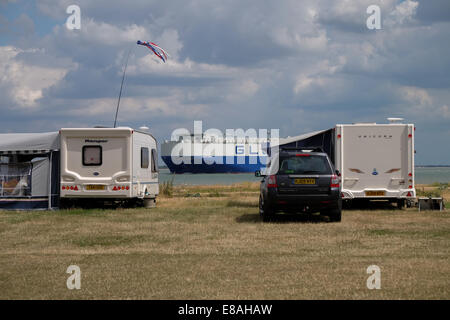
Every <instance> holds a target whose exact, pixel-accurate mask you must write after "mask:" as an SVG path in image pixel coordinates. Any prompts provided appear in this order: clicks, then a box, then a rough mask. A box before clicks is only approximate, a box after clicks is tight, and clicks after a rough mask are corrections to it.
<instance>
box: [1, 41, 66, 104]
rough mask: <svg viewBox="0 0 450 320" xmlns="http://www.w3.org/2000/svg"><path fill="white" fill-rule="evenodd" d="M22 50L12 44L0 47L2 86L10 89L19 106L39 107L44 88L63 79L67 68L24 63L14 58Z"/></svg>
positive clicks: (11, 95) (9, 91) (10, 94)
mask: <svg viewBox="0 0 450 320" xmlns="http://www.w3.org/2000/svg"><path fill="white" fill-rule="evenodd" d="M20 52H21V50H20V49H17V48H14V47H11V46H6V47H0V74H1V77H0V86H1V87H3V86H4V87H6V88H7V89H8V95H9V96H10V98H11V99H12V100H13V101H14V102H16V103H17V106H18V107H20V108H23V107H37V106H38V105H37V100H38V99H40V98H42V96H43V95H42V92H43V90H44V89H46V88H49V87H50V86H52V85H54V84H55V83H57V82H58V81H59V80H61V79H62V78H63V77H64V75H65V74H66V72H67V70H64V69H58V68H42V67H39V66H34V65H29V64H24V63H22V62H20V61H17V60H15V59H14V58H15V57H16V56H17V55H18V54H19V53H20Z"/></svg>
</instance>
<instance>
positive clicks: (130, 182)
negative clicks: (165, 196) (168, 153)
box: [60, 127, 159, 206]
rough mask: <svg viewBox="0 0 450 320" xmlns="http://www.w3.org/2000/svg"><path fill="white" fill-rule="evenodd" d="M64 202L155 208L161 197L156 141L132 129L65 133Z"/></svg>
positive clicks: (71, 130)
mask: <svg viewBox="0 0 450 320" xmlns="http://www.w3.org/2000/svg"><path fill="white" fill-rule="evenodd" d="M60 137H61V187H60V194H61V201H62V202H63V203H67V202H72V201H73V200H79V199H82V200H84V201H89V200H102V201H104V200H111V201H124V202H128V203H130V204H138V203H141V204H142V203H143V204H145V205H146V206H153V205H154V204H155V202H156V197H157V195H158V192H159V187H158V160H157V159H158V157H157V142H156V139H155V138H154V137H153V136H152V135H151V134H150V133H148V132H145V131H139V130H134V129H131V128H128V127H120V128H92V129H86V128H75V129H69V128H63V129H61V130H60Z"/></svg>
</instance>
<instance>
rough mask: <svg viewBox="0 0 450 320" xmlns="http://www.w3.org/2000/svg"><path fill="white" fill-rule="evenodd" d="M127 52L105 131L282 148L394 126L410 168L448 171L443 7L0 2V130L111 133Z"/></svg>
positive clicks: (446, 6)
mask: <svg viewBox="0 0 450 320" xmlns="http://www.w3.org/2000/svg"><path fill="white" fill-rule="evenodd" d="M70 5H78V6H79V7H80V11H81V20H80V21H81V25H80V29H79V30H77V29H74V30H70V29H68V28H67V27H66V20H67V19H68V18H69V16H70V14H68V13H66V9H67V7H68V6H70ZM370 5H377V6H379V8H380V18H381V19H380V21H381V29H369V28H367V25H366V21H367V19H368V18H369V17H370V16H371V14H368V13H367V11H366V10H367V8H368V7H369V6H370ZM137 40H142V41H152V42H155V43H157V44H158V45H160V46H161V47H162V48H164V49H165V50H166V51H168V52H169V54H170V58H169V60H168V61H167V63H162V62H161V61H159V60H158V58H157V57H156V56H155V55H153V54H152V53H151V52H150V51H149V50H148V49H147V48H145V47H142V46H138V45H136V41H137ZM128 52H130V57H129V61H128V68H127V72H126V77H125V82H124V88H123V93H122V99H121V106H120V111H119V116H118V124H119V126H131V127H134V128H138V127H140V126H143V125H145V126H148V127H149V128H150V131H151V132H152V133H153V134H154V135H155V137H156V138H157V139H158V141H159V142H160V143H161V142H163V141H164V140H165V139H169V138H170V136H171V133H172V132H173V130H175V129H177V128H187V129H189V130H191V131H192V130H193V123H194V120H202V121H203V129H204V130H206V129H209V128H217V129H220V130H223V131H225V129H235V128H243V129H249V128H255V129H279V130H280V136H281V137H285V136H295V135H299V134H302V133H306V132H310V131H315V130H321V129H328V128H331V127H333V126H334V125H335V124H338V123H344V124H345V123H355V122H377V123H386V122H387V120H386V118H388V117H402V118H404V119H405V122H407V123H414V124H415V125H416V128H417V130H416V137H415V142H416V150H417V154H416V164H434V165H437V164H450V74H449V72H450V1H448V0H426V1H421V0H418V1H412V0H405V1H399V0H369V1H366V0H341V1H331V0H330V1H324V0H305V1H300V0H282V1H275V0H272V1H269V0H246V1H242V0H239V1H238V0H227V1H223V0H167V1H153V0H134V1H132V0H130V1H126V2H124V1H111V0H96V1H91V0H89V1H88V0H78V1H75V0H67V1H66V0H60V1H54V0H39V1H26V0H0V132H2V133H6V132H45V131H55V130H58V129H60V128H63V127H92V126H96V125H102V126H112V125H113V123H114V115H115V109H116V105H117V98H118V95H119V89H120V82H121V77H122V72H123V68H124V62H125V58H126V56H127V53H128Z"/></svg>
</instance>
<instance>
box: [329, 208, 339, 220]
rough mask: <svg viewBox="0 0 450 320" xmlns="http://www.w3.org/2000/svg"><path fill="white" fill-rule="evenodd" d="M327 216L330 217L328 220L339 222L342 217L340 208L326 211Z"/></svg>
mask: <svg viewBox="0 0 450 320" xmlns="http://www.w3.org/2000/svg"><path fill="white" fill-rule="evenodd" d="M328 217H329V218H330V222H341V219H342V210H341V209H334V210H330V211H329V212H328Z"/></svg>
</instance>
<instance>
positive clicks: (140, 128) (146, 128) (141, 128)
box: [139, 126, 150, 131]
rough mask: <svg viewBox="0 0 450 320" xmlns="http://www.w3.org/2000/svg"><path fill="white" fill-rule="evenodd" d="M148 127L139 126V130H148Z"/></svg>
mask: <svg viewBox="0 0 450 320" xmlns="http://www.w3.org/2000/svg"><path fill="white" fill-rule="evenodd" d="M149 129H150V128H149V127H147V126H142V127H139V130H142V131H148V130H149Z"/></svg>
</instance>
